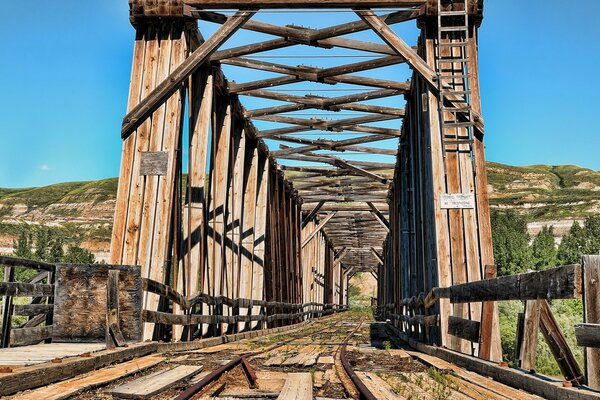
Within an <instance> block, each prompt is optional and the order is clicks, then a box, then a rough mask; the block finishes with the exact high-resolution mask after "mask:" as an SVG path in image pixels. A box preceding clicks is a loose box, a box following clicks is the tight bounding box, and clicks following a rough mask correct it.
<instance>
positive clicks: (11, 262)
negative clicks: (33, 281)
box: [0, 256, 55, 271]
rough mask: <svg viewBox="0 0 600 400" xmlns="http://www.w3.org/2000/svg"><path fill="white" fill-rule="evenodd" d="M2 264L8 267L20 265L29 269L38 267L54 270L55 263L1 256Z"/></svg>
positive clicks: (0, 263)
mask: <svg viewBox="0 0 600 400" xmlns="http://www.w3.org/2000/svg"><path fill="white" fill-rule="evenodd" d="M0 265H4V266H6V267H19V268H28V269H38V270H44V271H54V268H55V266H54V264H50V263H46V262H43V261H35V260H27V259H24V258H17V257H6V256H0Z"/></svg>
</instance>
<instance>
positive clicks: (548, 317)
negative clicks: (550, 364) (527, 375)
mask: <svg viewBox="0 0 600 400" xmlns="http://www.w3.org/2000/svg"><path fill="white" fill-rule="evenodd" d="M540 329H541V331H542V334H543V335H544V338H545V339H546V342H547V343H548V347H550V351H551V352H552V355H553V356H554V359H555V360H556V363H557V364H558V367H559V368H560V370H561V372H562V374H563V375H564V377H565V379H566V380H568V381H572V382H573V383H575V384H577V383H579V384H584V383H585V377H584V376H583V373H582V372H581V368H580V367H579V364H578V363H577V359H576V358H575V355H574V354H573V351H572V350H571V348H570V347H569V344H568V342H567V340H566V338H565V336H564V334H563V333H562V331H561V329H560V327H559V325H558V322H557V321H556V318H555V317H554V315H553V314H552V310H551V309H550V304H549V303H548V301H547V300H540Z"/></svg>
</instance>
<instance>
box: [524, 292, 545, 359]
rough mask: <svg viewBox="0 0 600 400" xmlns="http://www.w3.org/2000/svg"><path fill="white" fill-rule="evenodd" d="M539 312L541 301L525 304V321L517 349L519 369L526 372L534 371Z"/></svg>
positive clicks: (531, 301)
mask: <svg viewBox="0 0 600 400" xmlns="http://www.w3.org/2000/svg"><path fill="white" fill-rule="evenodd" d="M540 310H541V300H528V301H527V302H526V303H525V321H524V323H523V340H522V342H521V344H520V347H519V349H520V350H519V364H520V367H521V368H523V369H525V370H528V371H533V370H535V361H536V359H537V342H538V341H537V338H538V330H539V329H538V328H539V326H540Z"/></svg>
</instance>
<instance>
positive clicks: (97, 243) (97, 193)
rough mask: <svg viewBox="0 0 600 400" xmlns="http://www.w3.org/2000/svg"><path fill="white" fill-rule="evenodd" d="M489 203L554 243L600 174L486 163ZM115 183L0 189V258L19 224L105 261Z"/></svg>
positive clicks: (584, 209)
mask: <svg viewBox="0 0 600 400" xmlns="http://www.w3.org/2000/svg"><path fill="white" fill-rule="evenodd" d="M488 179H489V190H490V201H491V205H492V207H493V208H494V209H512V210H515V211H517V212H519V213H521V214H523V215H525V216H526V217H527V219H528V220H529V221H530V223H529V230H530V233H531V234H532V235H535V234H537V232H539V230H541V228H542V227H543V226H544V225H553V226H554V233H555V235H557V237H558V238H560V236H562V235H564V233H565V232H566V231H568V230H569V228H570V227H571V225H572V223H573V221H574V220H580V221H581V220H583V219H584V218H585V217H586V216H588V215H590V214H593V213H598V212H600V172H598V171H592V170H589V169H585V168H581V167H577V166H574V165H559V166H550V165H534V166H528V167H515V166H510V165H504V164H499V163H494V162H490V163H488ZM116 190H117V179H116V178H111V179H104V180H100V181H92V182H68V183H60V184H56V185H50V186H45V187H39V188H28V189H1V188H0V253H10V252H11V251H12V246H13V240H14V239H15V238H16V237H18V235H19V232H20V231H21V230H22V229H24V228H23V227H24V225H25V224H26V225H39V224H44V225H47V226H50V227H52V229H53V230H56V232H58V233H59V234H61V235H62V236H63V237H65V239H66V240H67V242H72V243H77V244H79V245H81V246H82V247H84V248H87V249H88V250H91V251H92V252H93V253H94V254H95V255H96V258H98V259H99V260H105V259H106V257H107V254H108V250H109V246H110V245H109V242H110V232H111V227H112V219H113V210H114V206H115V196H116Z"/></svg>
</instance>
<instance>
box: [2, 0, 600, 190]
mask: <svg viewBox="0 0 600 400" xmlns="http://www.w3.org/2000/svg"><path fill="white" fill-rule="evenodd" d="M2 3H3V4H2V10H3V12H2V14H3V16H4V18H3V21H2V24H0V34H1V36H2V38H3V39H2V41H1V42H0V187H28V186H39V185H46V184H51V183H57V182H63V181H75V180H91V179H100V178H106V177H114V176H117V175H118V171H119V162H120V153H121V139H120V136H119V132H120V125H121V120H122V118H123V115H124V112H125V107H126V100H127V92H128V84H129V75H130V62H131V54H132V46H133V35H134V31H133V28H132V27H131V25H130V24H129V20H128V5H127V1H126V0H86V1H81V0H77V1H75V0H61V1H40V0H19V1H3V2H2ZM517 11H519V12H518V13H517ZM598 15H600V1H598V0H578V1H574V2H572V3H569V4H567V3H565V2H564V1H560V0H527V1H523V0H486V9H485V20H484V23H483V26H482V28H481V31H480V80H481V89H482V102H483V108H484V118H485V122H486V144H487V158H488V159H489V160H492V161H498V162H503V163H508V164H515V165H529V164H542V163H544V164H554V165H557V164H577V165H580V166H584V167H588V168H592V169H596V170H600V156H598V153H599V149H600V129H599V128H598V124H597V123H596V122H595V121H594V120H593V118H594V117H595V116H597V115H598V114H600V95H599V93H600V80H599V79H598V78H597V76H598V75H597V74H598V72H599V71H600V45H599V44H598V38H599V37H600V20H599V19H598ZM256 18H259V19H261V20H263V21H270V18H271V20H272V18H275V17H273V16H272V15H271V16H270V15H268V14H265V15H259V16H257V17H256ZM298 18H300V19H302V18H303V19H304V20H303V21H301V22H302V23H303V24H304V25H308V26H315V27H320V26H324V25H327V24H330V23H340V22H345V21H346V20H347V19H349V18H352V19H354V17H351V16H350V15H343V16H337V15H335V14H320V15H319V14H317V16H316V17H315V15H314V14H313V15H312V16H310V17H309V16H305V15H301V16H298ZM273 22H276V21H273ZM405 25H407V27H406V28H400V29H405V31H401V34H402V35H403V36H404V35H405V34H406V36H408V37H406V40H407V41H408V42H409V43H411V44H414V37H415V35H416V29H415V27H414V25H415V24H414V22H409V23H406V24H405ZM206 29H207V32H210V31H211V29H213V28H211V27H207V28H206ZM240 40H242V39H241V38H240V37H239V36H238V37H237V38H234V39H233V41H232V43H233V44H231V45H235V44H236V43H239V41H240ZM338 61H339V60H338ZM226 72H227V71H226Z"/></svg>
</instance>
